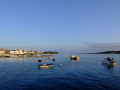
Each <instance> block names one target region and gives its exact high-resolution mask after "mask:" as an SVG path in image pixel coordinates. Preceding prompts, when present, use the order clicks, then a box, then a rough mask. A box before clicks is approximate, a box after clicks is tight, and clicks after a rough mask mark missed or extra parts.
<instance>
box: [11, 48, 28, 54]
mask: <svg viewBox="0 0 120 90" xmlns="http://www.w3.org/2000/svg"><path fill="white" fill-rule="evenodd" d="M10 54H14V55H24V54H27V51H26V50H22V49H16V50H10Z"/></svg>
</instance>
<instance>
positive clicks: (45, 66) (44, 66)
mask: <svg viewBox="0 0 120 90" xmlns="http://www.w3.org/2000/svg"><path fill="white" fill-rule="evenodd" d="M38 66H39V67H40V68H51V67H54V63H49V64H38Z"/></svg>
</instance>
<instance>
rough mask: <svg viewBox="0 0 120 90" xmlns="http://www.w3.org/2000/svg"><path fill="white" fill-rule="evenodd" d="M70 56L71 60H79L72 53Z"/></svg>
mask: <svg viewBox="0 0 120 90" xmlns="http://www.w3.org/2000/svg"><path fill="white" fill-rule="evenodd" d="M70 58H71V60H80V57H76V56H74V55H72V56H71V57H70Z"/></svg>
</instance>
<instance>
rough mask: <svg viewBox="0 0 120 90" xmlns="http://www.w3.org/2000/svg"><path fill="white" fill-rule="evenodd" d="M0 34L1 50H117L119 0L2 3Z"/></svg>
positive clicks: (10, 0)
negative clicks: (27, 48)
mask: <svg viewBox="0 0 120 90" xmlns="http://www.w3.org/2000/svg"><path fill="white" fill-rule="evenodd" d="M0 33H1V34H0V37H1V38H0V42H1V44H0V47H1V48H3V47H5V48H12V47H14V48H18V47H24V48H26V47H29V48H38V47H40V48H46V49H53V48H55V49H68V50H91V49H92V50H100V49H101V50H102V49H105V48H106V49H110V48H107V46H106V45H109V47H111V49H114V47H115V46H116V45H118V46H119V45H120V44H119V43H120V39H119V38H120V0H0ZM110 45H112V46H110ZM104 46H105V47H104Z"/></svg>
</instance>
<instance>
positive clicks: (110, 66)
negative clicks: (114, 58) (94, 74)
mask: <svg viewBox="0 0 120 90" xmlns="http://www.w3.org/2000/svg"><path fill="white" fill-rule="evenodd" d="M102 65H103V66H104V67H106V68H107V69H109V70H112V69H114V68H115V66H116V65H111V64H108V63H102Z"/></svg>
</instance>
